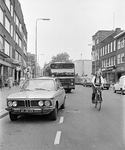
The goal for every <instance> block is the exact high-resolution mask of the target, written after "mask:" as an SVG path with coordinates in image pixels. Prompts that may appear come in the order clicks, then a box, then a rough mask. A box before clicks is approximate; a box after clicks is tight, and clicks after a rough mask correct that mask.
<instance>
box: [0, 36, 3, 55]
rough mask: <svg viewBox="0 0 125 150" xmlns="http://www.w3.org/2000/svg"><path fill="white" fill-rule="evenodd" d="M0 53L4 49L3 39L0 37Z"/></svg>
mask: <svg viewBox="0 0 125 150" xmlns="http://www.w3.org/2000/svg"><path fill="white" fill-rule="evenodd" d="M0 51H2V52H3V51H4V47H3V37H2V36H1V35H0Z"/></svg>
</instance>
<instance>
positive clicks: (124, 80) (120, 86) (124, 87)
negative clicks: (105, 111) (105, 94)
mask: <svg viewBox="0 0 125 150" xmlns="http://www.w3.org/2000/svg"><path fill="white" fill-rule="evenodd" d="M113 90H114V93H116V91H121V94H122V95H123V94H124V92H125V75H123V76H121V77H120V79H119V81H118V82H117V83H116V84H114V87H113Z"/></svg>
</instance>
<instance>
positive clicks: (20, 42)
mask: <svg viewBox="0 0 125 150" xmlns="http://www.w3.org/2000/svg"><path fill="white" fill-rule="evenodd" d="M19 46H20V48H21V47H22V41H21V39H20V38H19Z"/></svg>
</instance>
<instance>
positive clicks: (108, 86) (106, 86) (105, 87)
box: [103, 79, 110, 90]
mask: <svg viewBox="0 0 125 150" xmlns="http://www.w3.org/2000/svg"><path fill="white" fill-rule="evenodd" d="M109 88H110V83H108V82H107V81H106V79H104V84H103V89H107V90H109Z"/></svg>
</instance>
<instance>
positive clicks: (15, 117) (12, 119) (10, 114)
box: [9, 112, 17, 121]
mask: <svg viewBox="0 0 125 150" xmlns="http://www.w3.org/2000/svg"><path fill="white" fill-rule="evenodd" d="M9 117H10V120H11V121H15V120H17V115H15V114H12V113H11V112H9Z"/></svg>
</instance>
